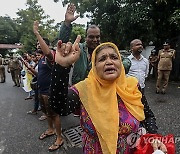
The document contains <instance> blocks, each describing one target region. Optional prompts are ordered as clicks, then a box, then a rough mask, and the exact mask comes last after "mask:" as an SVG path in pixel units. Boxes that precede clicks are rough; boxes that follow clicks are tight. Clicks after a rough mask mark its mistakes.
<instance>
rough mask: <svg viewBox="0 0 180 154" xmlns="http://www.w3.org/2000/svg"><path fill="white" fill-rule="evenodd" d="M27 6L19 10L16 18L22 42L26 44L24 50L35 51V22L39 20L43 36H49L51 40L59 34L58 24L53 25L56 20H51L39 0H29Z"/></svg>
mask: <svg viewBox="0 0 180 154" xmlns="http://www.w3.org/2000/svg"><path fill="white" fill-rule="evenodd" d="M26 6H27V8H26V9H25V10H19V11H18V12H17V14H18V16H19V17H18V18H17V20H16V22H17V24H18V25H19V26H18V28H19V33H20V35H21V39H20V42H21V43H22V44H23V45H24V49H23V50H24V51H27V52H33V51H34V50H35V49H36V46H35V45H36V41H37V40H36V37H35V35H34V33H33V22H34V21H35V20H38V21H39V24H40V26H39V31H40V33H41V35H42V37H46V38H48V39H49V40H50V41H52V40H53V39H54V37H56V36H57V26H53V25H52V24H53V23H54V20H50V19H49V16H48V15H45V13H44V10H43V9H42V7H41V6H40V5H38V1H37V0H27V3H26Z"/></svg>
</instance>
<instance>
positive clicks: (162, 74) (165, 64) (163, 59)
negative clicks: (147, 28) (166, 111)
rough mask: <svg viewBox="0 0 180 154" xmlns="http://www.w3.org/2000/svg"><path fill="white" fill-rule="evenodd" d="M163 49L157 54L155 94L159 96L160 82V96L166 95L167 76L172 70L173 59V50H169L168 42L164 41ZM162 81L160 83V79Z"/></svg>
mask: <svg viewBox="0 0 180 154" xmlns="http://www.w3.org/2000/svg"><path fill="white" fill-rule="evenodd" d="M163 46H164V48H163V49H161V50H160V51H159V53H158V59H159V63H158V78H157V82H156V93H157V94H159V93H160V91H161V82H162V91H161V93H162V94H165V93H166V89H167V86H168V81H169V75H170V73H171V70H172V61H173V59H175V50H174V49H171V48H170V44H169V41H166V42H165V43H164V44H163ZM163 78H164V80H163V81H162V79H163Z"/></svg>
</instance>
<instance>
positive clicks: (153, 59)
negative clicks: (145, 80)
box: [148, 49, 158, 79]
mask: <svg viewBox="0 0 180 154" xmlns="http://www.w3.org/2000/svg"><path fill="white" fill-rule="evenodd" d="M157 66H158V56H157V54H156V50H155V49H153V50H152V51H151V54H150V56H149V75H148V76H150V74H151V70H152V69H153V74H152V77H155V78H156V79H157Z"/></svg>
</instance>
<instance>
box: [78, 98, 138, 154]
mask: <svg viewBox="0 0 180 154" xmlns="http://www.w3.org/2000/svg"><path fill="white" fill-rule="evenodd" d="M119 113H120V114H119V117H120V119H119V120H120V121H119V124H120V126H119V132H118V141H117V145H118V146H117V152H116V153H117V154H121V153H122V154H130V153H131V149H130V147H129V145H128V144H127V141H126V139H127V136H128V135H129V134H130V133H132V132H136V131H137V130H138V128H139V121H137V120H136V119H135V118H134V117H133V116H132V115H131V114H130V113H129V112H128V110H127V109H126V107H125V106H124V103H123V102H122V101H121V100H120V101H119ZM80 123H81V127H82V128H83V134H82V141H83V152H84V154H102V150H101V146H100V142H99V140H98V136H97V134H96V130H95V127H94V125H93V123H92V121H91V119H90V117H89V115H88V113H87V111H86V110H85V108H84V107H83V105H81V116H80Z"/></svg>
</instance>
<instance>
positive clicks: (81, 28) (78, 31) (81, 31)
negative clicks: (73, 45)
mask: <svg viewBox="0 0 180 154" xmlns="http://www.w3.org/2000/svg"><path fill="white" fill-rule="evenodd" d="M77 35H81V42H84V41H85V35H86V30H85V25H81V24H75V23H73V29H72V32H71V36H70V40H71V41H72V42H74V41H75V39H76V37H77Z"/></svg>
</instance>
